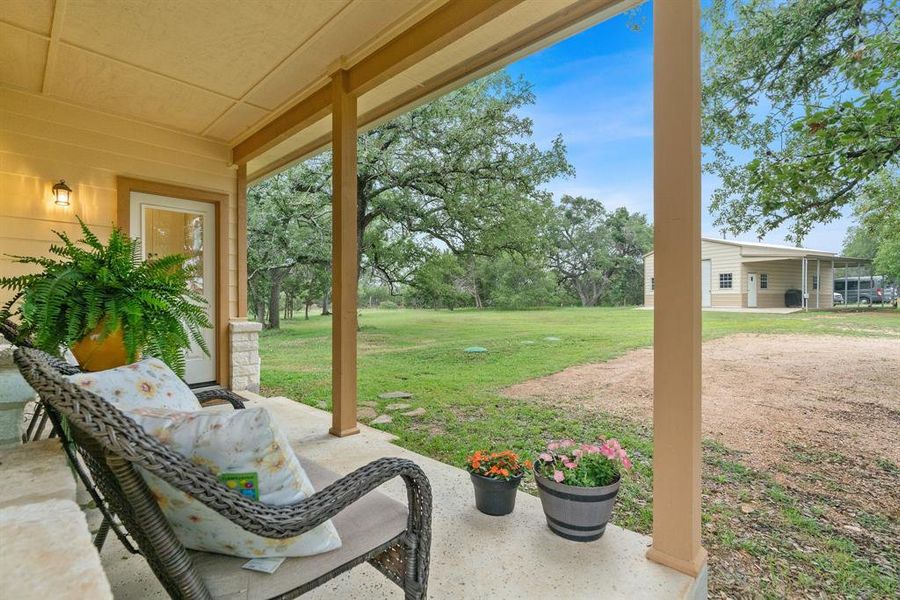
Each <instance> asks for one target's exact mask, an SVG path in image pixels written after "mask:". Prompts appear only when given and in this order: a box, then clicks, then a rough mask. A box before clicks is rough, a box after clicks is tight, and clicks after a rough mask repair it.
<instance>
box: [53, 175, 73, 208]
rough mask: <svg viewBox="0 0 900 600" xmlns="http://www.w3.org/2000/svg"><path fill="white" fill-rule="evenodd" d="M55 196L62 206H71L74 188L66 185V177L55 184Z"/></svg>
mask: <svg viewBox="0 0 900 600" xmlns="http://www.w3.org/2000/svg"><path fill="white" fill-rule="evenodd" d="M53 196H54V197H55V198H56V203H57V204H58V205H60V206H69V204H70V201H71V198H72V188H70V187H69V186H67V185H66V180H65V179H60V180H59V183H57V184H55V185H54V186H53Z"/></svg>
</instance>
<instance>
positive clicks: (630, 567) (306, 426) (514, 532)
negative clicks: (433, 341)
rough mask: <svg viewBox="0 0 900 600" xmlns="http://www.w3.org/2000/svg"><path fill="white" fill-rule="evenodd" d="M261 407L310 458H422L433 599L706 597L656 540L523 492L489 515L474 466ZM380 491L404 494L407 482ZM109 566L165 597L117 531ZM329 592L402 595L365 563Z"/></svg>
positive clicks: (134, 591) (119, 583)
mask: <svg viewBox="0 0 900 600" xmlns="http://www.w3.org/2000/svg"><path fill="white" fill-rule="evenodd" d="M246 395H247V397H248V398H250V400H251V404H253V405H262V406H266V407H267V408H268V409H269V410H270V411H272V412H273V413H274V414H275V415H276V416H277V420H278V422H279V423H280V425H281V426H282V427H283V428H284V429H285V431H286V432H287V434H288V437H289V438H290V439H291V441H292V443H293V445H294V448H295V450H297V452H298V453H299V454H300V455H301V462H302V458H303V457H308V458H309V459H311V460H315V461H316V462H319V463H321V464H323V465H325V466H327V467H328V468H330V469H332V470H334V471H337V472H339V473H347V472H350V471H352V470H353V469H355V468H357V467H360V466H362V465H364V464H365V463H367V462H369V461H371V460H374V459H376V458H379V457H382V456H400V457H404V458H409V459H412V460H413V461H415V462H416V463H418V464H419V465H420V466H421V467H422V468H423V469H424V470H425V471H426V473H427V474H428V477H429V479H430V481H431V485H432V487H433V492H434V517H433V527H434V529H433V539H432V550H431V576H430V580H429V585H428V592H429V594H428V595H429V598H434V599H453V600H461V599H467V598H473V599H475V598H478V599H481V598H502V599H506V598H509V599H512V598H558V599H561V600H562V599H566V600H569V599H579V598H628V599H633V600H636V599H644V598H646V599H651V598H653V599H657V598H658V599H674V598H705V597H706V573H705V571H704V573H703V574H702V575H701V576H700V577H699V578H698V579H696V580H695V579H693V578H691V577H689V576H687V575H683V574H681V573H678V572H676V571H673V570H671V569H668V568H667V567H663V566H661V565H658V564H655V563H652V562H650V561H648V560H647V559H646V558H645V557H644V555H645V553H646V551H647V548H648V547H649V545H650V538H648V537H646V536H643V535H640V534H637V533H634V532H632V531H627V530H624V529H621V528H619V527H615V526H612V525H611V526H609V527H607V529H606V534H605V535H604V536H603V537H602V538H601V539H600V540H598V541H596V542H590V543H578V542H571V541H567V540H564V539H562V538H560V537H557V536H556V535H554V534H553V533H551V532H550V531H549V530H548V529H547V526H546V522H545V520H544V515H543V512H542V510H541V503H540V500H539V499H538V498H537V497H534V496H531V495H528V494H525V493H519V495H518V497H517V500H516V510H515V512H514V513H513V514H512V515H510V516H507V517H489V516H487V515H483V514H481V513H480V512H478V511H477V510H476V509H475V506H474V499H473V494H472V489H471V486H472V484H471V482H470V481H469V476H468V474H467V473H466V472H465V471H464V470H462V469H458V468H455V467H453V466H450V465H446V464H444V463H441V462H438V461H435V460H432V459H430V458H427V457H424V456H421V455H419V454H416V453H414V452H410V451H408V450H404V449H403V448H400V447H398V446H396V445H394V444H392V443H391V440H392V439H393V436H391V435H390V434H388V433H385V432H383V431H379V430H377V429H373V428H370V427H366V426H364V425H361V426H360V430H361V431H360V434H359V435H355V436H350V437H347V438H340V439H339V438H335V437H332V436H330V435H328V433H327V431H328V427H329V425H330V423H331V415H330V413H327V412H325V411H321V410H317V409H315V408H312V407H309V406H306V405H303V404H299V403H297V402H293V401H291V400H289V399H287V398H263V397H261V396H256V395H251V394H246ZM381 490H382V491H383V492H384V493H386V494H388V495H390V496H392V497H394V498H395V499H397V500H400V501H403V502H405V500H406V493H405V488H404V487H403V484H402V482H401V481H393V482H391V483H390V484H387V485H385V486H383V487H382V488H381ZM101 558H102V562H103V566H104V568H105V570H106V572H107V575H108V577H109V581H110V583H111V585H112V589H113V592H114V594H115V597H116V598H117V599H119V600H138V599H142V600H143V599H157V598H165V597H166V594H165V592H164V591H163V589H162V586H160V584H159V583H158V582H157V581H156V579H155V577H154V576H153V574H152V572H151V571H150V569H149V567H148V566H147V565H146V563H145V562H144V560H143V559H142V558H141V557H140V556H132V555H129V554H128V553H127V552H125V550H124V549H123V548H122V546H121V544H120V543H119V541H118V540H116V539H115V538H114V537H113V536H110V539H109V540H108V541H107V544H106V547H105V548H104V550H103V553H102V556H101ZM304 598H311V599H325V598H365V599H366V600H369V599H372V600H377V599H382V598H402V593H401V591H400V589H399V588H398V587H396V586H394V585H393V584H392V583H390V582H388V580H387V579H385V577H384V576H382V575H381V574H380V573H378V572H377V571H376V570H375V569H374V568H372V567H370V566H368V565H363V566H360V567H357V568H355V569H353V570H351V571H350V572H348V573H345V574H344V575H341V576H340V577H338V578H336V579H334V580H332V581H331V582H329V583H327V584H325V585H323V586H322V587H320V588H318V589H317V590H314V591H313V592H311V593H309V594H307V595H305V596H304Z"/></svg>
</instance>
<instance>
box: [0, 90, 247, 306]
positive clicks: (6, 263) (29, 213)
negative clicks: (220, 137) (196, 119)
mask: <svg viewBox="0 0 900 600" xmlns="http://www.w3.org/2000/svg"><path fill="white" fill-rule="evenodd" d="M214 116H215V115H211V116H210V119H212V118H213V117H214ZM229 162H230V150H229V148H228V146H226V145H224V144H218V143H213V142H210V141H207V140H204V139H201V138H199V137H196V136H191V135H187V134H182V133H177V132H174V131H170V130H167V129H163V128H159V127H153V126H149V125H145V124H142V123H138V122H135V121H132V120H129V119H124V118H117V117H110V116H108V115H105V114H102V113H99V112H95V111H92V110H88V109H84V108H79V107H75V106H72V105H69V104H66V103H63V102H58V101H56V100H52V99H49V98H46V97H42V96H37V95H33V94H29V93H25V92H19V91H13V90H10V89H5V88H0V274H2V275H12V274H19V273H23V272H24V268H23V266H22V265H18V264H15V263H12V262H11V261H10V260H9V259H8V258H6V255H7V254H14V255H29V256H33V255H45V254H46V253H47V251H48V249H49V246H50V243H51V241H52V240H54V235H53V233H52V230H58V231H64V232H66V233H68V234H70V235H72V236H78V225H77V222H76V219H75V216H76V215H78V216H80V217H81V218H82V219H83V220H84V221H85V222H87V223H88V224H89V225H90V226H91V228H92V229H93V230H94V231H95V232H96V233H97V234H99V235H100V236H101V237H104V236H106V235H108V234H109V232H110V230H111V229H112V227H113V224H114V223H115V222H116V212H117V211H116V176H118V175H124V176H128V177H135V178H139V179H148V180H153V181H161V182H165V183H171V184H177V185H183V186H188V187H194V188H201V189H206V190H210V191H216V192H224V193H227V194H229V196H230V198H231V201H230V202H229V204H228V207H227V214H226V215H225V216H226V218H227V219H228V223H229V235H228V241H227V244H226V248H225V252H224V257H225V258H226V260H227V261H228V265H229V269H230V271H229V273H230V276H229V294H228V299H227V307H226V309H227V310H228V314H229V316H233V315H236V314H237V283H236V277H235V274H236V272H237V237H236V234H237V231H236V223H237V207H236V205H235V202H234V192H235V182H236V170H235V169H234V168H232V167H230V166H229ZM59 179H65V180H66V182H67V183H68V184H69V186H70V187H71V188H72V189H73V190H74V193H73V195H72V205H71V206H70V207H68V208H64V207H60V206H56V205H55V204H54V203H53V196H52V192H51V187H52V186H53V184H54V183H56V181H58V180H59ZM8 298H9V294H8V293H7V292H5V291H0V302H5V301H6V300H7V299H8Z"/></svg>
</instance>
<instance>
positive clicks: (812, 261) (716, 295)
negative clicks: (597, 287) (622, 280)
mask: <svg viewBox="0 0 900 600" xmlns="http://www.w3.org/2000/svg"><path fill="white" fill-rule="evenodd" d="M859 262H860V261H858V260H856V259H847V258H844V257H840V256H838V255H836V254H835V253H833V252H825V251H822V250H811V249H809V248H794V247H790V246H777V245H772V244H760V243H756V242H739V241H732V240H719V239H715V238H708V237H704V238H701V260H700V299H701V306H704V307H711V308H784V307H785V306H786V303H785V293H786V292H787V291H788V290H800V292H801V302H802V305H803V306H804V307H806V308H832V307H833V306H834V303H833V295H832V294H833V291H834V269H835V267H836V266H837V267H843V266H844V265H845V264H851V265H852V266H857V265H858V264H859ZM804 274H805V277H804ZM655 284H656V277H655V274H654V256H653V252H650V253H649V254H646V255H645V256H644V306H653V305H654V296H655V291H656V290H655V289H654V288H655V287H656V285H655Z"/></svg>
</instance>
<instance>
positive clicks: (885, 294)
mask: <svg viewBox="0 0 900 600" xmlns="http://www.w3.org/2000/svg"><path fill="white" fill-rule="evenodd" d="M834 292H835V293H836V294H840V295H841V296H842V299H841V300H842V301H841V303H846V304H857V303H859V304H865V305H868V304H893V303H894V302H896V301H897V289H896V288H895V287H894V286H890V285H885V281H884V276H882V275H865V276H862V277H840V276H836V277H835V278H834ZM834 302H835V304H837V303H838V299H837V296H835V299H834Z"/></svg>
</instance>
